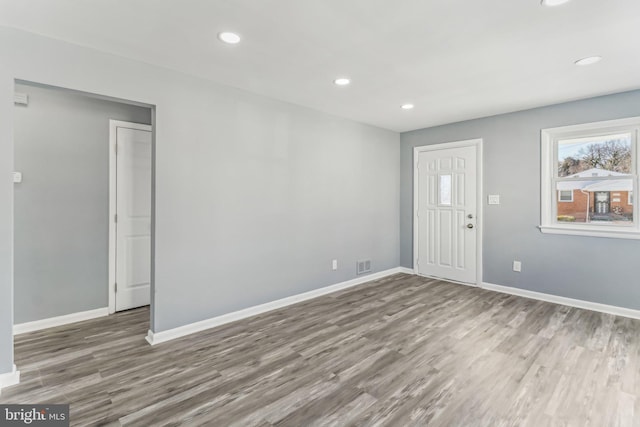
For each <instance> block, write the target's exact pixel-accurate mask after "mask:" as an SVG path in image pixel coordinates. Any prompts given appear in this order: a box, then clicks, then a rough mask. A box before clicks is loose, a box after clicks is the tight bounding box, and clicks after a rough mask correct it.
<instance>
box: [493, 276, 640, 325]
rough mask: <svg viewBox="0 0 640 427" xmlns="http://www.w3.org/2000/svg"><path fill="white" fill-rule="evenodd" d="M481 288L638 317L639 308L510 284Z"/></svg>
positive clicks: (639, 317)
mask: <svg viewBox="0 0 640 427" xmlns="http://www.w3.org/2000/svg"><path fill="white" fill-rule="evenodd" d="M482 288H483V289H487V290H490V291H496V292H502V293H503V294H510V295H517V296H520V297H525V298H531V299H536V300H540V301H547V302H552V303H555V304H560V305H567V306H569V307H576V308H584V309H585V310H591V311H599V312H601V313H608V314H613V315H616V316H622V317H630V318H632V319H640V310H634V309H632V308H624V307H617V306H615V305H607V304H600V303H598V302H591V301H584V300H579V299H573V298H567V297H561V296H557V295H551V294H545V293H542V292H535V291H529V290H526V289H519V288H513V287H510V286H502V285H494V284H493V283H486V282H483V283H482Z"/></svg>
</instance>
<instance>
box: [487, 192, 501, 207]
mask: <svg viewBox="0 0 640 427" xmlns="http://www.w3.org/2000/svg"><path fill="white" fill-rule="evenodd" d="M487 202H488V203H489V204H490V205H499V204H500V195H499V194H489V197H488V201H487Z"/></svg>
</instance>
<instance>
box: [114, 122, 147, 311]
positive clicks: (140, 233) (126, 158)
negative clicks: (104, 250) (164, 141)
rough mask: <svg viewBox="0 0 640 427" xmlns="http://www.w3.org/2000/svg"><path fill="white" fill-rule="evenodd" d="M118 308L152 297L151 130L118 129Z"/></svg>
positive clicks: (143, 301) (135, 304) (127, 307)
mask: <svg viewBox="0 0 640 427" xmlns="http://www.w3.org/2000/svg"><path fill="white" fill-rule="evenodd" d="M116 144H117V148H116V152H117V154H116V298H115V304H116V307H115V309H116V311H120V310H127V309H130V308H134V307H140V306H143V305H148V304H149V302H150V300H151V294H150V291H151V288H150V282H151V132H150V131H147V130H140V129H130V128H126V127H118V128H117V130H116Z"/></svg>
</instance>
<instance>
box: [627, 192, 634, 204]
mask: <svg viewBox="0 0 640 427" xmlns="http://www.w3.org/2000/svg"><path fill="white" fill-rule="evenodd" d="M627 205H633V191H627Z"/></svg>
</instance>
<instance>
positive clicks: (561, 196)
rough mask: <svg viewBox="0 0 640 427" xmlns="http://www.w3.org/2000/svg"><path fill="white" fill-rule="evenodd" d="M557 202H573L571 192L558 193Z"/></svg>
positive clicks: (561, 191) (562, 191)
mask: <svg viewBox="0 0 640 427" xmlns="http://www.w3.org/2000/svg"><path fill="white" fill-rule="evenodd" d="M558 200H559V201H561V202H573V191H572V190H560V191H558Z"/></svg>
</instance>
